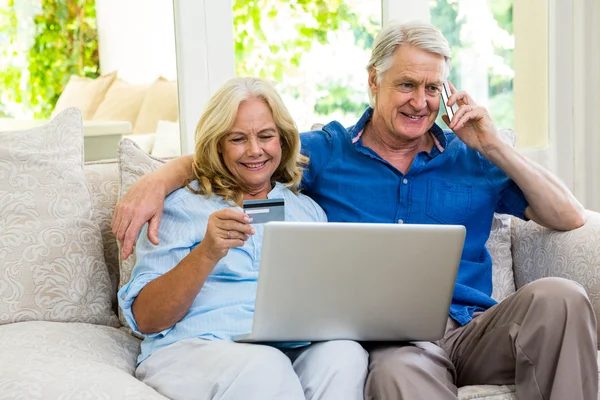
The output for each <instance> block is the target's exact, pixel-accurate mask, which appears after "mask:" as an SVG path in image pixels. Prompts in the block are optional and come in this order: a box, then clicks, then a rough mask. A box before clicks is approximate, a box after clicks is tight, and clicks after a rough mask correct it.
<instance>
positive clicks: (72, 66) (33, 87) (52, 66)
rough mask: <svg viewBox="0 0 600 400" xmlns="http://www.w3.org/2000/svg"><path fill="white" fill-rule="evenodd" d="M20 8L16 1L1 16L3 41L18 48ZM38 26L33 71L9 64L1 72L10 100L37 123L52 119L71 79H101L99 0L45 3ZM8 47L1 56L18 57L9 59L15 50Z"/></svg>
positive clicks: (30, 60)
mask: <svg viewBox="0 0 600 400" xmlns="http://www.w3.org/2000/svg"><path fill="white" fill-rule="evenodd" d="M14 7H15V5H14V0H10V1H9V4H8V7H7V8H6V9H5V10H2V12H1V13H0V18H1V20H0V22H3V23H2V24H1V25H0V38H2V39H3V40H4V41H6V42H9V43H10V44H12V45H14V42H15V41H16V40H17V26H18V25H17V24H18V21H17V20H16V16H15V15H16V12H15V9H14ZM7 22H8V23H7ZM34 23H35V38H34V43H33V46H32V47H31V49H30V50H29V52H28V55H27V64H28V67H27V70H26V71H21V70H19V69H18V68H17V67H15V66H12V65H10V63H9V65H8V66H5V67H4V68H3V69H2V70H0V83H1V84H2V88H3V95H4V98H5V99H7V100H8V101H11V102H14V103H18V104H21V105H22V107H23V109H25V110H29V111H32V112H33V115H34V116H35V117H37V118H48V117H49V116H50V114H51V112H52V109H53V108H54V105H55V104H56V101H57V100H58V97H59V96H60V94H61V93H62V91H63V89H64V87H65V85H66V84H67V82H68V80H69V77H70V76H71V75H78V76H86V77H89V78H95V77H97V76H98V75H99V59H98V35H97V31H96V9H95V0H42V2H41V12H40V13H39V14H38V15H36V16H35V18H34ZM3 48H4V49H5V50H4V52H3V53H4V54H0V56H2V57H14V56H15V54H14V53H11V54H6V53H7V51H8V52H12V51H14V46H10V45H9V46H3ZM24 78H25V79H24ZM0 111H2V110H1V109H0Z"/></svg>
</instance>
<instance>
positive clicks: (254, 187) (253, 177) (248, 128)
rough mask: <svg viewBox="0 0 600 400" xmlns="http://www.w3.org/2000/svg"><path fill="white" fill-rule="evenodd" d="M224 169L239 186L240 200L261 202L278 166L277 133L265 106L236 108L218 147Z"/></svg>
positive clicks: (256, 101) (256, 102)
mask: <svg viewBox="0 0 600 400" xmlns="http://www.w3.org/2000/svg"><path fill="white" fill-rule="evenodd" d="M219 151H220V152H221V155H222V156H223V161H224V162H225V166H226V167H227V169H229V171H230V172H231V174H232V175H233V176H234V177H235V178H236V179H237V180H238V182H240V183H241V185H242V189H243V190H244V191H245V192H246V194H245V195H244V199H251V198H265V197H266V195H267V193H269V192H270V191H271V189H272V187H271V177H272V176H273V174H274V173H275V171H276V170H277V167H279V163H280V162H281V140H280V135H279V130H278V129H277V125H275V121H273V115H272V113H271V110H270V109H269V107H268V106H267V104H266V103H265V102H264V101H263V100H261V99H257V98H251V99H248V100H246V101H244V102H242V103H241V104H240V107H239V109H238V112H237V116H236V118H235V123H234V124H233V127H232V128H231V130H230V131H229V133H228V134H227V135H225V137H224V138H223V139H221V142H220V143H219Z"/></svg>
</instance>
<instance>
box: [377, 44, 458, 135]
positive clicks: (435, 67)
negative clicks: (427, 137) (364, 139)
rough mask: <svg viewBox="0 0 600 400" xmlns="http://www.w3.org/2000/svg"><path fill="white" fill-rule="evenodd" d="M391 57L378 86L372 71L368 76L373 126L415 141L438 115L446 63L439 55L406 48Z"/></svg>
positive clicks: (399, 49) (401, 46) (403, 47)
mask: <svg viewBox="0 0 600 400" xmlns="http://www.w3.org/2000/svg"><path fill="white" fill-rule="evenodd" d="M392 57H393V58H392V66H391V67H390V68H389V69H388V70H387V71H386V72H385V73H384V74H383V79H382V81H381V82H380V84H379V85H377V81H376V73H375V71H374V70H372V71H371V73H370V74H369V87H370V89H371V91H372V92H373V95H374V96H375V99H376V103H375V111H374V114H373V123H374V124H375V126H376V127H378V129H379V130H381V129H385V131H387V132H389V133H391V134H392V135H394V136H396V137H398V138H401V139H404V140H412V139H416V138H418V137H420V136H422V135H423V134H425V133H426V132H427V131H429V129H430V128H431V127H432V126H433V123H434V122H435V119H436V117H437V115H438V111H439V109H440V91H441V89H442V84H443V82H444V79H445V72H446V63H445V61H444V57H443V56H442V55H439V54H435V53H430V52H428V51H425V50H422V49H419V48H417V47H413V46H409V45H400V46H398V48H397V49H396V52H395V53H394V55H393V56H392Z"/></svg>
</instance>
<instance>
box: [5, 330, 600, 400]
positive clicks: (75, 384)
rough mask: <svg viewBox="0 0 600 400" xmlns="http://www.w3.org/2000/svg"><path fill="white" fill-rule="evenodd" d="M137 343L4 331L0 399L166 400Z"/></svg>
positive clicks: (95, 334)
mask: <svg viewBox="0 0 600 400" xmlns="http://www.w3.org/2000/svg"><path fill="white" fill-rule="evenodd" d="M139 343H140V341H139V340H138V339H136V338H135V337H133V336H131V335H130V334H128V333H126V332H125V331H122V330H119V329H116V328H111V327H107V326H100V325H92V324H82V323H60V322H40V321H34V322H19V323H14V324H9V325H3V326H0V388H1V389H0V400H5V399H6V400H8V399H10V400H19V399H24V400H25V399H27V400H29V399H58V398H61V399H63V398H64V399H90V400H95V399H140V400H142V399H148V400H155V399H156V400H158V399H161V400H165V399H166V397H163V396H161V395H160V394H159V393H157V392H156V391H154V390H153V389H152V388H150V387H149V386H147V385H145V384H144V383H142V382H140V381H139V380H137V379H136V378H135V377H134V376H133V373H134V371H135V365H136V358H137V355H138V354H139ZM599 360H600V352H599ZM458 394H459V399H460V400H516V399H517V397H516V395H515V388H514V386H512V385H511V386H493V385H478V386H465V387H462V388H460V389H459V390H458Z"/></svg>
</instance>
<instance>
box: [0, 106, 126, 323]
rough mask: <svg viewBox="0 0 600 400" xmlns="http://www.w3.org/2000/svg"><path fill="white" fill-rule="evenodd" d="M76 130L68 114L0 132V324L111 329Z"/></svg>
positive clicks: (76, 115)
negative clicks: (90, 325) (83, 324)
mask: <svg viewBox="0 0 600 400" xmlns="http://www.w3.org/2000/svg"><path fill="white" fill-rule="evenodd" d="M81 124H82V122H81V113H80V112H79V110H77V109H73V108H72V109H68V110H66V111H64V112H62V113H61V114H59V115H58V116H57V117H56V118H55V119H54V120H52V121H51V122H50V123H48V124H46V125H44V126H40V127H37V128H34V129H30V130H27V131H23V132H9V133H0V221H2V223H1V224H0V260H1V262H0V298H1V299H2V301H0V324H7V323H11V322H18V321H32V320H37V321H60V322H88V323H94V324H102V325H112V326H115V325H117V322H118V321H117V320H116V316H115V314H114V312H113V311H112V309H111V301H110V297H111V289H112V287H111V284H110V279H109V276H108V271H107V268H106V264H105V262H104V255H103V247H102V237H101V236H100V230H99V229H98V226H97V225H96V224H95V223H93V222H92V209H91V200H90V194H89V192H88V190H87V187H86V183H85V177H84V173H83V162H82V159H83V157H82V146H83V137H82V127H81Z"/></svg>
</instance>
